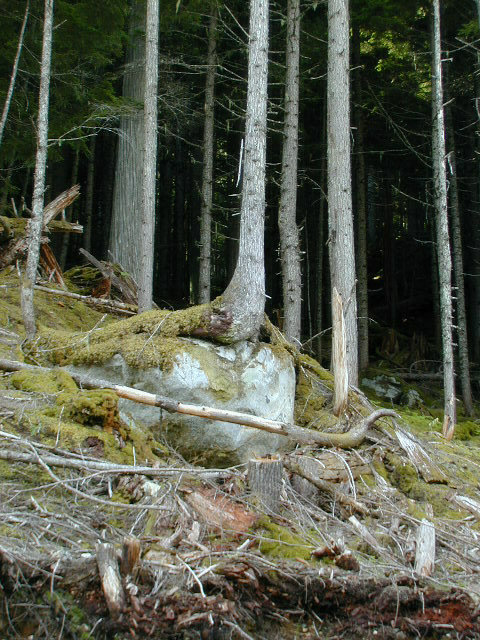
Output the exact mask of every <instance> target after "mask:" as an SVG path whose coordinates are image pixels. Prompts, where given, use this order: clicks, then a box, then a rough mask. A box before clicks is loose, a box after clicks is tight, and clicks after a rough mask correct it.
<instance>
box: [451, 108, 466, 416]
mask: <svg viewBox="0 0 480 640" xmlns="http://www.w3.org/2000/svg"><path fill="white" fill-rule="evenodd" d="M445 109H446V112H445V116H446V125H447V142H448V148H449V153H448V166H449V169H450V220H451V225H452V258H453V274H454V282H455V289H456V299H457V300H456V310H457V337H458V368H459V374H460V383H461V386H462V398H463V404H464V407H465V413H466V414H467V415H469V416H472V415H473V399H472V386H471V381H470V361H469V357H468V336H467V313H466V304H465V282H464V275H463V273H464V272H463V248H462V231H461V227H460V201H459V197H458V183H457V159H456V151H455V134H454V131H453V118H452V108H451V105H450V103H449V102H448V101H447V105H446V108H445Z"/></svg>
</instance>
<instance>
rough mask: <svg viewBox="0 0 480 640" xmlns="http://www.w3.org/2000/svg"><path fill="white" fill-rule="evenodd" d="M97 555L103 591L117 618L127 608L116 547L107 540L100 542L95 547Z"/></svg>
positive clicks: (111, 611) (111, 612)
mask: <svg viewBox="0 0 480 640" xmlns="http://www.w3.org/2000/svg"><path fill="white" fill-rule="evenodd" d="M95 551H96V555H97V565H98V573H99V574H100V580H101V583H102V589H103V593H104V595H105V600H106V602H107V607H108V610H109V611H110V614H111V615H112V617H114V618H116V617H118V616H119V615H120V613H121V612H122V611H123V609H124V608H125V594H124V592H123V586H122V579H121V577H120V571H119V570H118V562H117V556H116V554H115V547H114V546H113V545H112V544H108V543H106V542H99V543H98V544H97V546H96V548H95Z"/></svg>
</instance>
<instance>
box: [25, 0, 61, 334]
mask: <svg viewBox="0 0 480 640" xmlns="http://www.w3.org/2000/svg"><path fill="white" fill-rule="evenodd" d="M52 34H53V0H45V14H44V22H43V42H42V61H41V66H40V92H39V97H38V120H37V153H36V158H35V175H34V179H33V199H32V219H31V220H30V222H29V225H28V255H27V266H26V273H25V276H24V278H23V282H22V293H21V300H22V313H23V323H24V325H25V332H26V334H27V338H28V339H29V340H33V339H34V337H35V334H36V332H37V327H36V322H35V309H34V306H33V287H34V285H35V281H36V279H37V268H38V259H39V255H40V238H41V235H42V226H43V201H44V191H45V173H46V168H47V145H48V103H49V95H50V66H51V58H52Z"/></svg>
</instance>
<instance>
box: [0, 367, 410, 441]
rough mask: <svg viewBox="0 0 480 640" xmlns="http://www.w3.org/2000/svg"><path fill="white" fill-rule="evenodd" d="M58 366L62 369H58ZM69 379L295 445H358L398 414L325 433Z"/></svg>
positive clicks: (383, 413)
mask: <svg viewBox="0 0 480 640" xmlns="http://www.w3.org/2000/svg"><path fill="white" fill-rule="evenodd" d="M0 369H3V370H4V371H20V370H22V369H30V370H32V369H33V370H37V371H44V372H49V371H52V370H53V369H51V368H48V367H35V366H33V365H29V364H25V363H23V362H15V361H13V360H4V359H0ZM60 369H61V368H60ZM68 373H69V374H70V375H71V376H72V378H73V379H74V380H75V381H76V382H78V383H79V384H81V385H82V387H84V388H87V389H111V390H112V391H114V392H115V393H116V394H117V395H118V396H119V397H121V398H125V399H127V400H133V402H139V403H141V404H147V405H149V406H152V407H160V408H161V409H165V411H171V412H174V413H182V414H186V415H191V416H197V417H199V418H207V419H209V420H220V421H221V422H231V423H232V424H240V425H243V426H245V427H252V428H254V429H260V430H261V431H268V432H270V433H276V434H278V435H281V436H285V437H286V438H289V439H290V440H293V441H294V442H296V443H298V444H317V445H321V446H324V447H340V448H341V449H353V448H354V447H358V446H359V445H360V444H362V442H363V441H364V440H365V436H366V435H367V431H368V429H369V428H370V427H371V426H372V424H374V423H375V422H376V421H377V420H379V419H380V418H383V417H394V418H395V417H398V416H397V414H396V413H395V411H392V410H391V409H377V410H376V411H374V412H373V413H371V414H370V415H369V416H367V417H366V418H363V419H362V420H361V422H360V423H359V424H358V425H356V426H355V427H353V428H352V429H350V431H347V432H346V433H325V432H323V431H313V430H312V429H305V428H304V427H299V426H297V425H294V424H287V423H286V422H279V421H277V420H269V419H268V418H261V417H258V416H253V415H250V414H247V413H240V412H238V411H228V410H225V409H215V408H214V407H204V406H200V405H196V404H186V403H184V402H179V401H178V400H172V399H171V398H166V397H165V396H159V395H155V394H153V393H148V392H146V391H140V390H139V389H133V388H132V387H124V386H122V385H119V384H113V383H112V382H109V381H108V380H99V379H97V378H90V377H89V376H87V375H84V374H79V373H72V372H71V371H69V372H68Z"/></svg>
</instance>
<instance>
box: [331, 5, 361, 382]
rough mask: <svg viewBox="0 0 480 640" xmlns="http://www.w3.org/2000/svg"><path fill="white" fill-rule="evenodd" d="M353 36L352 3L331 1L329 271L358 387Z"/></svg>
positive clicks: (350, 371) (353, 379) (351, 374)
mask: <svg viewBox="0 0 480 640" xmlns="http://www.w3.org/2000/svg"><path fill="white" fill-rule="evenodd" d="M349 37H350V32H349V12H348V0H329V1H328V74H327V77H328V80H327V82H328V97H327V100H328V107H327V131H328V154H327V158H328V218H329V244H330V265H331V268H330V270H331V282H332V292H333V289H334V288H336V289H337V291H338V293H339V295H340V298H341V301H342V305H343V312H344V315H345V336H346V360H347V369H348V382H349V384H353V385H356V384H357V383H358V334H357V300H356V291H355V253H354V240H353V215H352V187H351V169H350V87H349ZM334 339H335V338H334ZM334 375H336V372H335V371H334Z"/></svg>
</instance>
